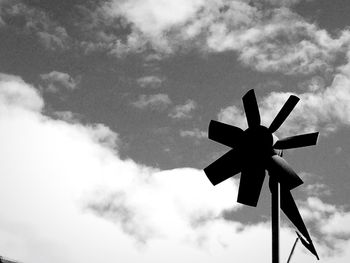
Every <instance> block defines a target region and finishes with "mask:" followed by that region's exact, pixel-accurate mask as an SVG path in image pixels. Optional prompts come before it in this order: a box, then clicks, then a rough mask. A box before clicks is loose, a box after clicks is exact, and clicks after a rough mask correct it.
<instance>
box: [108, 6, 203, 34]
mask: <svg viewBox="0 0 350 263" xmlns="http://www.w3.org/2000/svg"><path fill="white" fill-rule="evenodd" d="M204 3H205V1H203V0H187V1H186V0H179V1H177V2H176V3H174V2H172V1H167V0H145V1H141V0H129V1H112V4H111V6H110V7H111V8H110V9H109V12H110V13H111V15H116V16H120V15H123V16H124V17H126V19H127V20H128V21H129V22H130V23H132V24H133V25H134V26H135V27H136V28H138V29H139V30H140V31H141V32H143V33H145V34H147V35H150V36H154V37H157V36H159V35H161V34H162V33H163V32H164V31H165V30H168V29H169V28H171V27H173V26H176V25H181V24H183V23H185V22H186V21H187V20H188V19H190V18H191V17H192V16H193V15H195V12H196V11H197V10H198V8H199V7H202V6H203V5H204Z"/></svg>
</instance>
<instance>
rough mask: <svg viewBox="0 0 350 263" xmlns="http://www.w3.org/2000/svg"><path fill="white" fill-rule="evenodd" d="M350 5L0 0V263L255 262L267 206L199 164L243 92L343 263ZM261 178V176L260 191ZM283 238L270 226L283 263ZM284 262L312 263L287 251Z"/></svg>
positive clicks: (326, 256) (286, 227)
mask: <svg viewBox="0 0 350 263" xmlns="http://www.w3.org/2000/svg"><path fill="white" fill-rule="evenodd" d="M349 12H350V3H349V1H347V0H332V1H329V0H290V1H288V0H177V1H172V0H0V39H1V41H0V157H1V164H0V255H2V256H6V257H9V258H13V259H16V260H19V261H21V262H23V263H44V262H45V263H47V262H51V263H62V262H64V263H79V262H91V263H92V262H104V263H112V262H126V263H128V262H152V263H153V262H170V263H172V262H184V263H190V262H196V261H198V262H203V263H211V262H237V263H243V262H263V263H264V262H270V261H271V253H270V250H271V244H270V239H271V237H270V235H271V233H270V223H271V222H270V211H269V206H270V195H269V190H268V187H267V185H266V182H265V185H264V188H263V193H262V195H261V198H260V200H259V204H258V207H257V208H255V209H253V208H248V207H243V206H241V205H238V204H237V203H236V198H237V189H238V188H237V187H238V183H239V176H236V177H234V178H233V179H232V180H227V181H225V182H224V183H222V184H220V185H218V186H216V187H213V186H212V185H211V184H210V182H209V180H208V179H207V178H206V176H205V174H204V172H203V168H204V167H206V166H207V165H208V164H210V163H211V162H212V161H214V160H215V159H216V158H217V157H218V156H220V155H222V154H223V153H225V152H226V151H227V150H228V148H226V147H224V146H222V145H218V144H216V143H214V142H212V141H209V140H208V139H207V127H208V124H209V122H210V120H211V119H214V120H220V121H222V122H226V123H229V124H233V125H236V126H239V127H242V128H245V127H246V125H247V124H246V120H245V116H244V113H243V108H242V102H241V97H242V96H243V95H244V94H245V93H246V92H247V91H248V90H249V89H255V92H256V94H257V99H258V102H259V106H260V111H261V115H262V119H263V123H264V124H266V125H268V124H269V123H270V122H271V120H272V119H273V117H274V116H275V114H276V113H277V111H278V110H279V109H280V107H281V106H282V105H283V103H284V102H285V100H286V99H287V98H288V96H289V95H290V94H296V95H297V96H298V97H300V99H301V100H300V102H299V103H298V105H297V107H296V108H295V110H294V111H293V113H292V114H291V115H290V116H289V118H288V119H287V121H286V122H285V123H284V124H283V126H282V127H281V128H280V130H279V134H278V135H279V136H287V135H294V134H300V133H303V132H309V131H320V133H321V135H320V138H319V142H318V145H317V146H315V147H309V148H305V149H297V150H292V151H288V152H285V158H286V159H287V160H288V162H289V163H290V164H291V165H292V166H293V167H294V169H295V170H296V171H297V172H298V174H299V175H300V177H301V178H302V179H303V180H304V184H303V185H302V186H301V187H299V188H298V189H295V190H293V196H294V197H295V199H296V201H297V204H298V206H299V208H300V210H301V213H302V216H303V218H304V220H305V223H306V225H307V227H308V229H309V231H310V233H311V236H312V238H313V240H314V243H315V246H316V249H317V250H318V253H319V255H320V258H321V262H325V263H333V262H337V263H345V262H349V260H350V206H349V204H348V203H349V202H348V201H349V191H350V180H349V179H350V174H349V168H350V144H349V143H348V142H349V138H350V127H349V126H350V28H349V25H350V18H349V15H348V14H349ZM266 181H267V180H266ZM295 238H296V235H295V232H294V228H293V226H292V225H291V224H290V223H289V221H288V220H287V219H286V218H285V217H283V218H282V228H281V258H282V260H283V261H286V259H287V257H288V255H289V252H290V250H291V247H292V245H293V243H294V241H295ZM293 261H294V262H315V261H316V259H315V257H314V256H313V255H311V254H310V253H309V252H308V251H306V250H305V249H304V248H303V247H302V246H301V245H300V244H298V246H297V248H296V251H295V254H294V257H293Z"/></svg>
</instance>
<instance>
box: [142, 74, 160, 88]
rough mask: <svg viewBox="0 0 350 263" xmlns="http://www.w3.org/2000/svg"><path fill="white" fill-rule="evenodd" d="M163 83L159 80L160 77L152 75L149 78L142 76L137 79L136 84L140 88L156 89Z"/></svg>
mask: <svg viewBox="0 0 350 263" xmlns="http://www.w3.org/2000/svg"><path fill="white" fill-rule="evenodd" d="M163 81H164V79H163V78H160V77H158V76H154V75H149V76H144V77H141V78H138V79H137V84H138V85H139V86H140V87H141V88H152V89H157V88H159V87H160V86H161V85H162V83H163Z"/></svg>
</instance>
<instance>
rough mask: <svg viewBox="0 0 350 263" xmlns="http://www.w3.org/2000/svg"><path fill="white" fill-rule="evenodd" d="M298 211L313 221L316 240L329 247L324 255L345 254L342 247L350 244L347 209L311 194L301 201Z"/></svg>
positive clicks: (349, 215) (349, 214)
mask: <svg viewBox="0 0 350 263" xmlns="http://www.w3.org/2000/svg"><path fill="white" fill-rule="evenodd" d="M300 212H301V214H302V215H303V217H304V218H305V219H306V220H308V221H312V222H314V224H315V226H314V228H316V229H317V237H318V240H319V241H318V242H319V243H321V244H322V245H324V246H326V247H328V248H329V249H328V250H326V251H325V252H324V253H325V256H334V255H342V256H344V254H346V250H344V248H345V247H349V246H350V227H349V226H350V225H349V222H350V213H349V212H348V211H345V210H344V208H343V207H338V206H336V205H331V204H327V203H324V202H323V201H322V200H321V199H319V198H317V197H313V196H311V197H309V198H307V200H306V201H305V202H303V203H302V206H301V209H300Z"/></svg>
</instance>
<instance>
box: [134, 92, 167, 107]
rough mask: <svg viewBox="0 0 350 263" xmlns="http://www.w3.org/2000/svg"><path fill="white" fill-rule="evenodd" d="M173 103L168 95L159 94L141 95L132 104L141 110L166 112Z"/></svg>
mask: <svg viewBox="0 0 350 263" xmlns="http://www.w3.org/2000/svg"><path fill="white" fill-rule="evenodd" d="M171 103H172V102H171V100H170V98H169V96H168V95H167V94H163V93H158V94H152V95H145V94H141V95H140V96H139V97H138V99H137V100H136V101H134V102H132V103H131V104H132V105H133V106H134V107H136V108H139V109H146V108H151V109H153V110H164V109H166V108H167V107H168V106H169V105H170V104H171Z"/></svg>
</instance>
